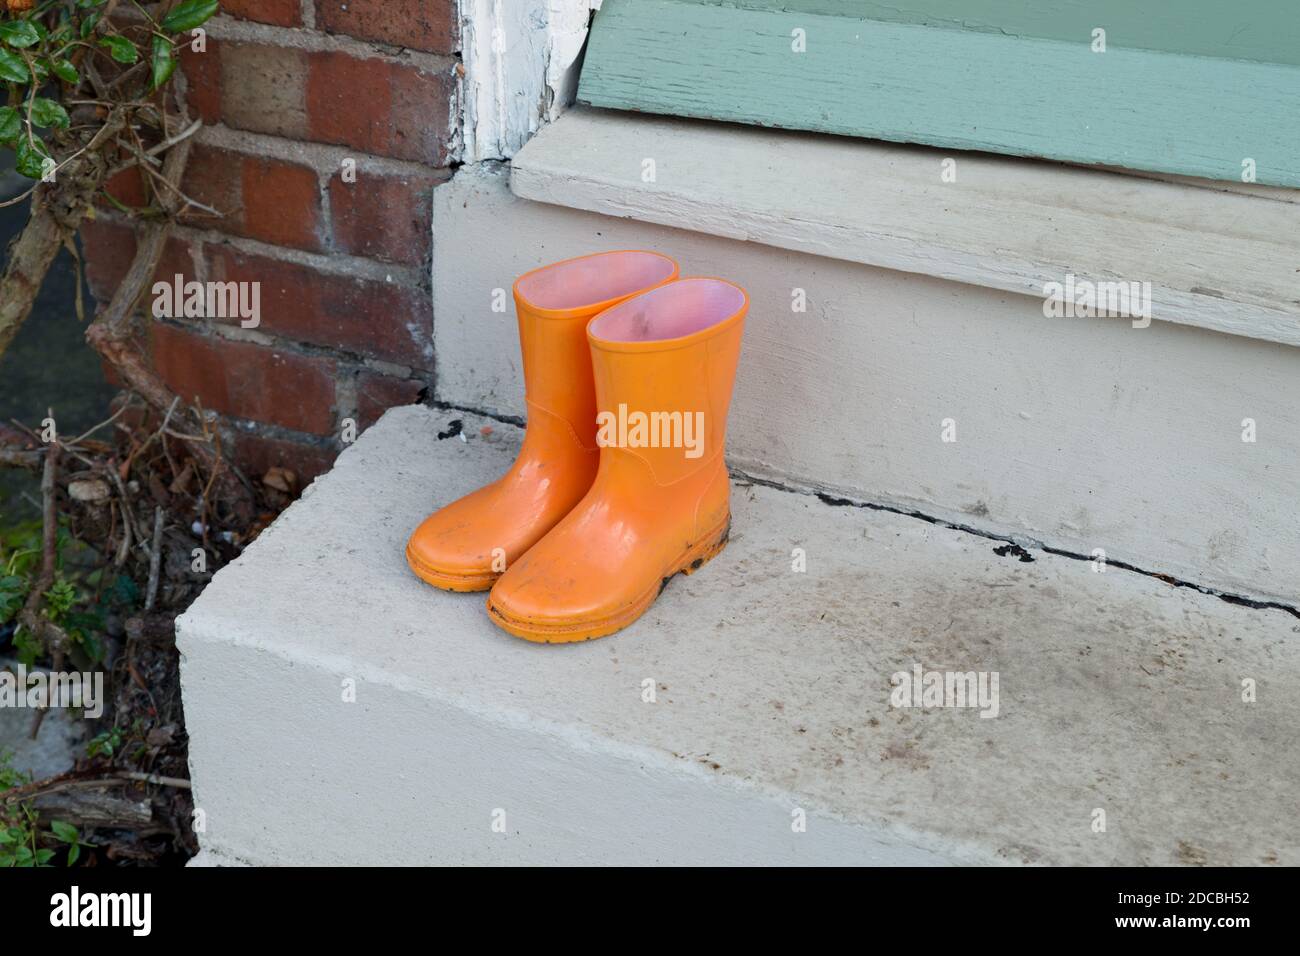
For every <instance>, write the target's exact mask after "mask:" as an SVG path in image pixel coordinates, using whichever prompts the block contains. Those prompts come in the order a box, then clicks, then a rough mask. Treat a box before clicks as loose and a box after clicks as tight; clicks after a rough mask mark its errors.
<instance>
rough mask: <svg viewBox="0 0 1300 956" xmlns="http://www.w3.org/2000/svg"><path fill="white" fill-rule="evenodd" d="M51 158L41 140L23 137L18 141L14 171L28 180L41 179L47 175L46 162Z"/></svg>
mask: <svg viewBox="0 0 1300 956" xmlns="http://www.w3.org/2000/svg"><path fill="white" fill-rule="evenodd" d="M49 156H50V154H49V151H48V150H47V149H46V148H45V144H44V143H42V142H41V141H40V140H39V139H37V140H29V139H28V138H27V137H26V136H22V137H20V138H19V140H18V152H17V156H16V157H15V162H14V169H16V170H17V171H18V172H19V173H20V174H21V175H23V176H26V177H27V178H28V179H40V178H42V177H43V176H44V175H45V160H46V159H48V158H49Z"/></svg>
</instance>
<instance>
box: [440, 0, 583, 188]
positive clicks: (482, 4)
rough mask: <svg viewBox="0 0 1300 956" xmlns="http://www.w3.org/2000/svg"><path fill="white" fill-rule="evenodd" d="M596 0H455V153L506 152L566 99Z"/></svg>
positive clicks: (463, 156)
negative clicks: (458, 64)
mask: <svg viewBox="0 0 1300 956" xmlns="http://www.w3.org/2000/svg"><path fill="white" fill-rule="evenodd" d="M600 4H601V0H460V11H459V16H460V25H461V58H462V60H463V63H464V74H463V76H462V77H461V80H460V90H459V95H458V96H457V98H456V104H455V105H454V106H453V109H454V110H456V111H457V112H458V113H459V116H457V117H455V118H456V119H457V120H458V123H457V125H458V126H459V128H460V130H461V143H460V146H459V149H458V150H457V152H456V155H455V158H456V159H457V160H459V161H461V162H466V163H475V162H480V161H482V160H485V159H509V158H510V157H511V156H513V155H514V154H515V153H516V152H517V151H518V150H519V148H520V147H521V146H523V144H524V143H526V142H527V141H528V139H529V137H530V136H532V135H533V134H534V133H536V132H537V130H539V129H540V128H541V127H542V126H543V125H545V124H546V123H549V122H551V121H552V120H554V119H555V118H556V117H558V116H559V115H560V113H562V112H563V111H564V109H565V108H566V107H567V106H568V105H569V104H570V103H572V102H573V96H574V93H575V92H576V89H577V82H578V69H577V66H578V61H579V58H580V56H581V54H582V49H583V45H584V44H585V42H586V39H587V24H588V22H589V21H590V19H591V12H592V11H593V10H598V9H600Z"/></svg>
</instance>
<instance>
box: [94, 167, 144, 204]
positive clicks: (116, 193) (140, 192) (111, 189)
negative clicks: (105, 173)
mask: <svg viewBox="0 0 1300 956" xmlns="http://www.w3.org/2000/svg"><path fill="white" fill-rule="evenodd" d="M142 175H143V174H142V173H141V172H140V167H138V166H132V167H131V168H130V169H124V170H122V171H121V172H120V173H118V174H117V175H116V176H114V177H113V178H112V179H110V180H109V181H108V182H106V183H104V191H105V192H106V193H108V194H109V195H110V196H112V197H113V198H114V199H116V200H117V201H118V202H120V203H122V204H123V205H124V206H143V205H145V204H146V203H148V201H149V200H148V197H146V196H145V192H144V180H143V179H142ZM100 203H101V204H102V205H106V206H111V205H112V203H109V202H107V201H106V200H102V199H101V200H100Z"/></svg>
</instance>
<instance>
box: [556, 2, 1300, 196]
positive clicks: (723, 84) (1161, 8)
mask: <svg viewBox="0 0 1300 956" xmlns="http://www.w3.org/2000/svg"><path fill="white" fill-rule="evenodd" d="M1099 29H1100V30H1103V31H1105V33H1104V52H1103V51H1102V50H1101V49H1100V46H1101V44H1100V43H1099V42H1098V35H1097V34H1095V32H1094V31H1096V30H1099ZM578 99H579V100H580V101H582V102H586V103H590V104H591V105H593V106H600V107H607V108H612V109H623V110H640V111H644V112H651V113H662V114H667V115H673V116H687V117H700V118H705V119H713V120H724V121H730V122H737V123H748V124H754V125H760V126H777V127H784V128H790V129H807V130H816V131H820V132H826V133H837V134H841V135H848V136H862V137H869V138H873V139H883V140H892V141H896V142H908V143H923V144H926V145H931V146H940V147H948V148H953V149H972V150H985V151H989V152H995V153H1007V154H1011V155H1018V156H1037V157H1046V158H1050V159H1058V160H1064V161H1068V162H1074V163H1088V164H1094V163H1095V164H1103V165H1109V166H1121V167H1127V168H1131V169H1143V170H1154V171H1158V172H1167V173H1180V174H1184V175H1190V176H1202V177H1207V178H1211V179H1221V180H1233V181H1243V180H1245V181H1251V180H1250V179H1249V178H1248V177H1249V176H1250V175H1252V174H1253V176H1254V181H1258V182H1261V183H1269V184H1273V185H1279V186H1292V187H1300V2H1298V0H1243V2H1238V3H1226V2H1222V0H1181V2H1179V0H1145V2H1142V0H1127V2H1126V0H1087V2H1085V0H1040V2H1037V3H1024V2H1023V0H894V2H893V3H890V4H885V3H880V2H876V0H732V2H726V3H724V2H723V0H605V2H604V4H603V6H602V8H601V10H600V12H599V13H597V15H596V19H595V23H594V24H593V27H592V31H591V38H590V41H589V45H588V50H587V55H586V61H585V64H584V66H583V71H582V78H581V82H580V86H579V91H578Z"/></svg>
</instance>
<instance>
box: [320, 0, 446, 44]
mask: <svg viewBox="0 0 1300 956" xmlns="http://www.w3.org/2000/svg"><path fill="white" fill-rule="evenodd" d="M316 26H317V27H318V28H320V29H322V30H326V31H328V32H330V33H346V34H347V35H348V36H352V37H357V38H359V39H362V40H378V41H379V42H381V43H392V44H394V45H396V46H402V47H410V48H411V49H415V50H428V51H429V52H430V53H453V52H455V50H456V46H457V42H456V40H457V31H456V4H455V3H454V2H453V0H316Z"/></svg>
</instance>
